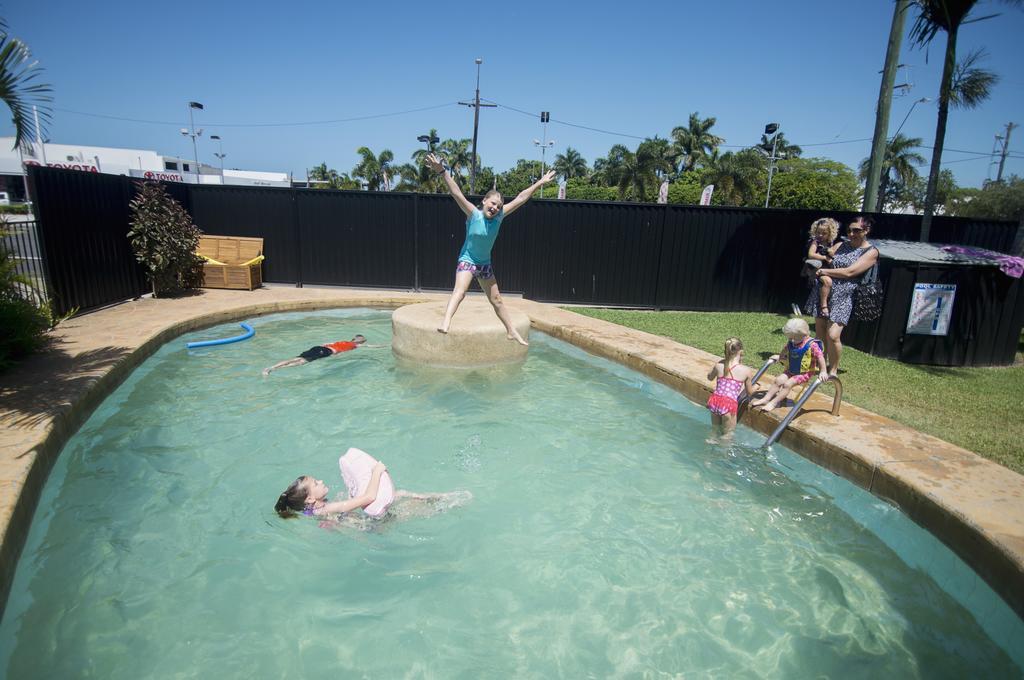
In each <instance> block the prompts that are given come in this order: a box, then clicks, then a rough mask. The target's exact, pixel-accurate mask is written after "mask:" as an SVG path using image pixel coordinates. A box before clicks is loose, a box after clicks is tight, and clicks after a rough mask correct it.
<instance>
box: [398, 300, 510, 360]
mask: <svg viewBox="0 0 1024 680" xmlns="http://www.w3.org/2000/svg"><path fill="white" fill-rule="evenodd" d="M445 307H446V302H421V303H418V304H415V305H406V306H405V307H399V308H398V309H396V310H395V312H394V314H393V315H392V317H391V330H392V335H391V349H392V350H393V351H394V353H395V354H396V355H397V356H399V357H401V358H403V359H408V360H410V361H415V362H417V363H422V364H427V365H430V366H449V367H475V366H487V365H490V364H503V363H510V362H514V361H522V360H524V359H525V358H526V352H527V350H528V349H529V348H527V347H526V346H524V345H520V344H519V343H518V342H516V341H515V340H511V339H509V337H508V334H507V333H506V332H505V326H504V325H502V323H501V320H500V319H499V318H498V317H497V315H496V314H495V313H494V308H493V307H491V304H490V303H489V302H486V301H484V300H479V299H472V298H468V299H466V300H464V301H463V302H462V304H461V305H460V306H459V309H458V311H457V312H456V313H455V317H454V318H453V319H452V325H451V328H449V329H448V333H441V332H439V331H438V330H437V329H438V327H440V326H441V322H442V321H444V312H445ZM508 310H509V316H511V317H512V325H513V326H514V327H515V329H516V330H517V331H519V335H521V336H522V337H523V338H524V339H526V340H529V334H530V317H528V316H527V315H526V314H524V313H523V312H521V311H520V310H518V309H513V308H511V307H509V308H508Z"/></svg>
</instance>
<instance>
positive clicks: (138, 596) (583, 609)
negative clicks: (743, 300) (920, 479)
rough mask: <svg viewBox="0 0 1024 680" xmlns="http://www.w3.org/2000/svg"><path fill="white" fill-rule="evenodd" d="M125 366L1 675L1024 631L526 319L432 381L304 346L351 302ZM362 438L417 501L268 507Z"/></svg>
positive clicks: (844, 509)
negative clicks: (501, 352) (461, 497)
mask: <svg viewBox="0 0 1024 680" xmlns="http://www.w3.org/2000/svg"><path fill="white" fill-rule="evenodd" d="M252 322H253V324H254V325H255V326H256V329H257V335H256V337H255V338H254V339H253V340H250V341H247V342H243V343H239V344H235V345H230V346H225V347H219V348H210V349H203V350H193V351H188V350H186V349H185V342H186V341H187V340H196V339H208V338H214V337H224V336H228V335H233V334H235V332H236V330H237V324H228V325H224V326H220V327H218V328H213V329H209V330H207V331H203V332H200V333H193V334H189V335H188V336H186V337H183V338H179V339H177V340H175V341H173V342H171V343H170V344H168V345H166V346H165V347H163V348H162V349H160V350H159V351H158V352H157V353H156V355H154V356H153V357H152V358H150V359H149V360H148V361H147V362H146V363H145V364H144V365H143V366H141V367H140V368H139V369H138V370H137V371H136V372H135V373H134V374H133V375H132V376H131V377H130V378H129V379H128V380H127V381H126V382H125V383H124V384H123V385H122V386H121V387H120V388H119V389H118V390H117V391H116V392H115V393H114V394H113V395H111V397H110V398H108V399H107V400H106V401H105V402H104V403H103V404H102V405H101V407H100V408H99V409H98V410H97V411H96V413H95V414H94V415H93V416H92V417H91V418H90V420H89V421H88V422H87V423H86V424H85V425H84V426H83V427H82V429H81V430H80V431H79V432H78V433H77V434H76V435H75V436H74V437H73V438H72V439H71V440H70V441H69V443H68V445H67V447H66V448H65V450H64V452H63V454H62V456H61V458H60V460H59V461H58V463H57V465H56V467H55V469H54V471H53V474H52V475H51V477H50V480H49V482H48V484H47V486H46V488H45V490H44V493H43V495H42V497H41V500H40V507H39V510H38V511H37V514H36V518H35V520H34V524H33V527H32V530H31V534H30V536H29V540H28V542H27V545H26V548H25V551H24V553H23V557H22V560H21V563H20V565H19V569H18V572H17V574H16V577H15V582H14V585H13V588H12V594H11V597H10V600H9V602H8V606H7V611H6V613H5V616H4V619H3V621H2V624H0V674H5V675H6V677H10V678H25V677H53V678H75V677H95V678H111V679H114V678H140V677H144V678H150V677H152V678H168V677H210V676H217V675H219V676H221V677H229V678H234V677H251V678H280V677H311V676H313V675H319V674H327V673H332V672H338V671H343V672H354V673H356V674H357V676H359V677H373V678H390V677H438V678H449V677H467V678H469V677H472V678H478V677H536V678H550V677H571V678H581V677H613V676H614V677H619V676H624V677H630V676H642V675H652V676H657V675H682V674H687V675H693V676H706V675H714V676H720V677H736V676H744V677H758V676H761V677H779V678H789V677H818V676H833V677H901V678H902V677H926V678H935V677H960V678H962V677H974V676H978V675H983V676H989V677H1016V676H1020V675H1021V667H1020V663H1021V651H1020V649H1017V648H1014V644H1017V645H1019V644H1020V641H1021V640H1024V634H1022V633H1024V628H1022V626H1021V622H1020V620H1019V619H1017V618H1016V617H1015V616H1014V615H1013V614H1012V612H1010V611H1009V609H1008V608H1007V607H1006V606H1005V605H1004V604H1003V603H1002V602H1001V601H1000V600H999V598H998V597H996V596H995V595H994V594H993V593H992V592H991V590H989V589H988V588H987V586H986V585H985V584H984V583H983V582H982V581H981V580H980V579H978V578H977V577H976V576H975V575H974V574H973V573H972V572H971V571H970V570H969V569H967V568H966V567H964V565H963V564H962V563H960V562H959V561H958V560H957V559H956V558H955V557H954V556H952V555H951V553H950V552H949V551H948V550H947V549H945V548H944V547H943V546H942V545H941V544H939V543H938V542H937V541H935V540H934V539H932V538H931V537H930V536H929V535H928V534H927V533H925V532H923V531H922V530H920V529H919V528H918V527H916V526H915V525H914V524H913V523H911V522H910V521H909V520H907V519H906V518H905V517H903V516H902V515H901V514H900V513H899V512H898V511H896V510H895V509H893V508H891V507H890V506H888V505H887V504H885V503H883V502H881V501H879V500H878V499H876V498H874V497H873V496H871V495H869V494H867V493H866V492H863V491H862V490H860V489H857V488H855V487H853V486H852V485H850V484H848V483H847V482H845V481H843V480H841V479H838V478H836V477H835V476H833V475H831V474H829V473H827V472H824V471H822V470H820V469H819V468H817V467H816V466H814V465H812V464H810V463H808V462H806V461H804V460H803V459H802V458H800V457H799V456H796V455H794V454H792V453H790V452H788V451H786V450H785V449H782V448H780V447H776V449H775V450H774V451H773V452H772V453H771V454H768V455H766V454H764V453H762V452H759V451H757V449H756V445H757V444H759V443H760V441H761V439H762V437H761V436H759V435H756V434H755V433H752V432H749V431H745V430H743V429H741V430H740V432H739V435H738V438H737V443H736V444H734V445H731V446H723V445H716V444H709V443H706V441H705V439H706V437H707V417H706V413H705V411H704V410H703V409H702V408H700V407H699V406H696V405H694V404H691V403H690V402H688V401H687V400H685V399H684V398H682V397H681V396H679V395H677V394H676V393H674V392H672V391H671V390H668V389H667V388H664V387H662V386H660V385H658V384H652V383H651V382H650V381H648V380H647V379H646V378H644V377H643V376H640V375H638V374H636V373H632V372H630V371H628V370H626V369H623V368H621V367H619V366H616V365H614V364H611V363H609V362H606V361H603V360H601V359H597V358H594V357H591V356H588V355H586V354H584V353H583V352H580V351H579V350H577V349H575V348H573V347H571V346H569V345H566V344H563V343H561V342H558V341H556V340H553V339H550V338H547V337H545V336H542V335H540V334H537V333H535V334H534V335H533V336H532V347H531V348H530V354H529V359H528V360H527V361H526V362H525V364H523V365H522V366H519V367H503V368H499V369H494V370H490V371H476V372H469V373H463V372H450V371H440V370H431V369H425V368H421V367H416V366H410V365H404V364H399V363H396V360H395V359H394V358H393V357H392V355H391V353H390V351H389V350H388V349H380V350H370V349H359V350H356V351H355V352H352V353H350V354H348V355H343V356H340V357H333V358H330V359H325V360H322V361H318V362H315V363H312V364H310V365H307V366H301V367H298V368H291V369H286V370H283V371H281V372H279V373H274V374H272V375H271V376H269V377H267V378H263V377H262V376H261V375H260V369H262V368H263V367H264V366H267V365H270V364H272V363H274V362H276V361H278V360H280V359H283V358H287V357H290V356H294V355H296V354H298V353H299V352H300V351H302V350H305V349H307V348H308V347H309V346H311V345H313V344H317V343H321V342H329V341H333V340H339V339H347V338H349V337H351V336H352V335H354V334H355V333H363V334H364V335H366V336H367V338H368V339H369V342H370V343H377V344H383V345H387V344H388V343H389V341H390V315H389V314H388V313H384V312H377V311H372V310H351V311H344V312H329V313H318V314H288V315H278V316H271V317H265V318H260V319H255V320H252ZM349 446H357V447H360V448H362V449H365V450H366V451H368V452H370V453H372V454H373V455H375V456H377V457H379V458H381V459H382V460H384V461H385V462H386V463H387V464H388V465H389V467H390V469H391V471H392V473H393V475H394V477H395V480H396V483H397V484H398V485H399V486H400V487H402V488H407V489H412V490H425V491H451V490H465V491H468V492H470V493H472V495H473V499H472V501H471V502H469V503H468V504H466V505H464V506H461V507H456V508H452V509H450V510H448V511H447V512H444V513H442V514H438V515H436V516H432V517H429V518H421V519H412V520H407V521H389V522H385V523H383V524H377V525H372V526H370V527H369V528H367V527H365V526H355V527H348V526H346V527H341V528H340V529H338V528H334V529H324V528H320V527H319V526H318V523H317V522H316V521H313V520H309V519H301V520H282V519H279V518H278V517H277V516H276V515H275V513H274V512H273V504H274V501H275V499H276V497H277V495H278V494H279V493H280V492H281V491H283V490H284V487H285V486H286V485H287V484H288V483H289V482H290V481H291V480H292V479H294V478H295V477H296V476H298V475H300V474H304V473H308V474H312V475H316V476H318V477H321V478H323V479H324V480H325V481H327V483H328V484H329V485H330V486H331V487H332V495H333V494H334V492H335V491H339V490H340V489H341V486H340V483H337V482H339V480H338V468H337V458H338V456H339V455H340V454H341V453H342V452H343V451H344V450H345V449H346V448H347V447H349Z"/></svg>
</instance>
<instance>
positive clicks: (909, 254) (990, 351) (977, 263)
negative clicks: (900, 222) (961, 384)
mask: <svg viewBox="0 0 1024 680" xmlns="http://www.w3.org/2000/svg"><path fill="white" fill-rule="evenodd" d="M872 243H873V244H874V245H875V246H876V247H877V248H878V253H879V259H878V275H879V280H880V281H881V282H882V284H883V286H884V289H885V302H884V304H883V308H882V315H881V317H880V318H879V319H878V320H877V321H872V322H858V321H851V322H850V326H849V328H847V329H846V332H844V333H843V343H844V344H847V345H849V346H851V347H856V348H857V349H859V350H861V351H864V352H868V353H870V354H872V355H874V356H880V357H885V358H888V359H896V360H899V361H902V362H906V363H911V364H931V365H935V366H993V365H1006V364H1011V363H1013V361H1014V358H1015V356H1016V353H1017V352H1018V351H1019V349H1020V342H1021V327H1022V326H1024V287H1022V278H1021V273H1022V271H1024V260H1022V259H1021V258H1016V257H1013V256H1010V255H1005V254H1003V253H997V252H994V251H990V250H985V249H983V248H972V247H969V246H952V245H951V246H944V245H941V244H934V243H919V242H914V241H889V240H883V239H876V240H872Z"/></svg>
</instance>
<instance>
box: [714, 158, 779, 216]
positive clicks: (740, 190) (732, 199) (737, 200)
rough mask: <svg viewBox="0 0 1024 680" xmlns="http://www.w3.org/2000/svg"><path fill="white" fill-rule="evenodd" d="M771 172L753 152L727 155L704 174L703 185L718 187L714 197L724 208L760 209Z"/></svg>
mask: <svg viewBox="0 0 1024 680" xmlns="http://www.w3.org/2000/svg"><path fill="white" fill-rule="evenodd" d="M767 177H768V170H767V167H766V163H765V158H764V156H762V155H761V154H760V153H759V152H757V151H755V150H754V149H743V150H742V151H740V152H738V153H733V152H732V151H727V152H725V153H724V154H722V155H721V156H717V155H716V156H715V161H714V163H713V164H709V166H708V168H707V170H706V171H705V172H704V177H703V181H704V182H705V183H706V184H714V185H715V196H716V197H718V200H719V201H720V202H721V204H723V205H738V206H745V205H757V204H758V202H759V201H758V200H757V199H756V198H755V197H757V196H761V195H763V193H764V184H765V183H766V182H767Z"/></svg>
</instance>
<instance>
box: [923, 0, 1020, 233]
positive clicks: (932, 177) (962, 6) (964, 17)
mask: <svg viewBox="0 0 1024 680" xmlns="http://www.w3.org/2000/svg"><path fill="white" fill-rule="evenodd" d="M1003 2H1004V4H1008V5H1012V6H1015V7H1020V6H1021V5H1022V0H1003ZM915 4H916V5H917V9H918V17H917V20H916V21H915V22H914V26H913V28H912V29H911V31H910V38H911V40H912V41H913V42H914V43H916V44H917V45H918V46H919V47H927V46H928V45H930V44H931V42H932V41H933V40H934V39H935V37H936V36H937V35H938V34H939V33H945V34H946V49H945V55H944V58H943V62H942V79H941V80H940V81H939V107H938V108H939V110H938V117H937V120H936V123H935V143H934V145H933V147H932V163H931V168H930V169H929V172H928V188H927V190H926V192H925V205H924V218H923V219H922V221H921V240H922V241H928V237H929V234H930V230H931V221H932V212H933V206H934V204H935V198H936V192H937V190H938V182H939V171H940V169H941V167H942V149H943V146H944V144H945V141H946V122H947V119H948V118H949V105H950V104H952V103H954V102H953V94H952V93H953V87H954V80H955V75H956V73H955V72H956V70H957V68H956V67H957V61H956V41H957V36H958V34H959V32H960V27H961V26H963V25H964V24H965V23H969V22H970V21H977V19H969V17H970V13H971V11H972V10H973V9H974V8H975V6H976V5H977V4H978V0H915ZM983 18H990V17H983ZM969 68H970V66H969ZM989 84H990V85H991V84H992V83H991V82H990V83H989ZM981 94H982V93H981V92H975V94H974V97H973V98H972V99H962V100H961V102H960V105H961V106H965V107H968V108H970V107H971V106H972V104H971V103H970V102H974V104H973V105H977V103H980V102H981V101H982V99H983V98H984V97H987V96H988V94H987V92H986V93H984V97H982V98H978V96H979V95H981Z"/></svg>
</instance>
